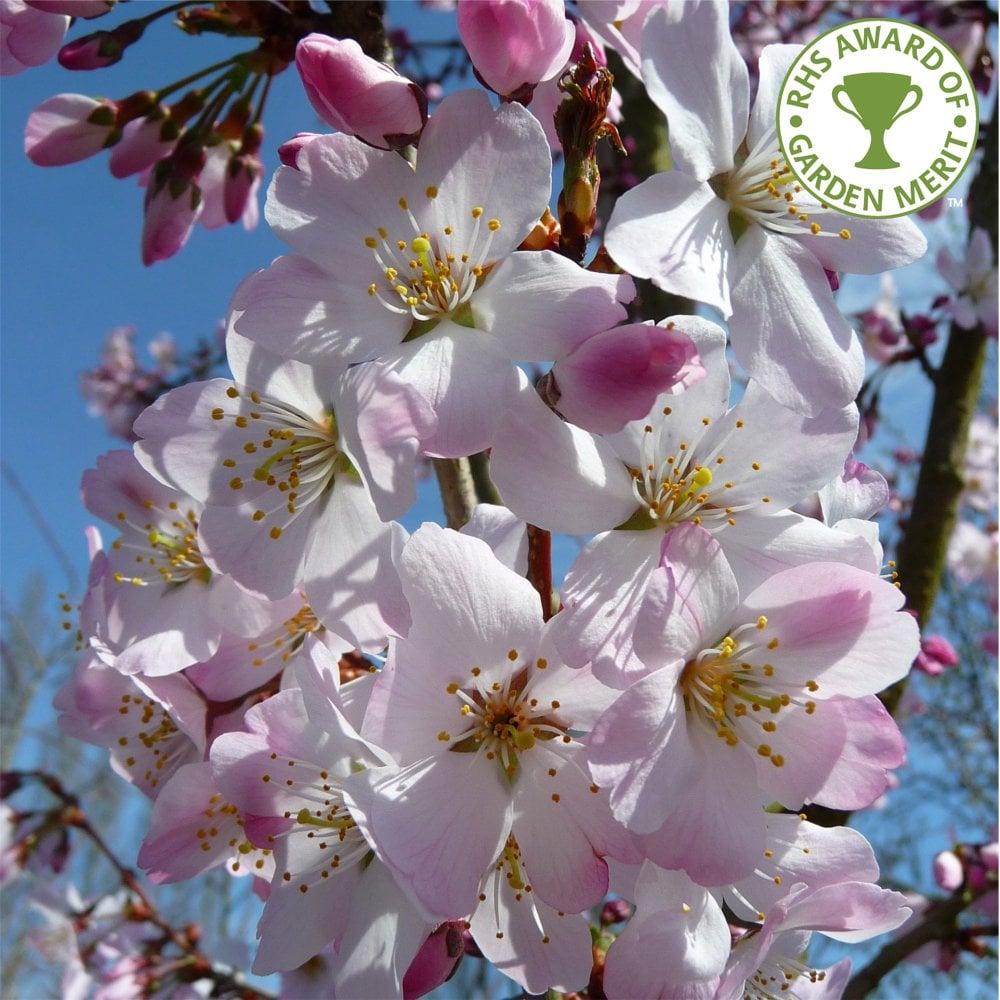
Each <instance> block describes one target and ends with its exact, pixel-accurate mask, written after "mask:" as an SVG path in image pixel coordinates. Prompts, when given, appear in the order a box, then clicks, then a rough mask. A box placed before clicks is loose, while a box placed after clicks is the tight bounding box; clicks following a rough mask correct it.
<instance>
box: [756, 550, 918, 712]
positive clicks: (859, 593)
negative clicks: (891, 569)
mask: <svg viewBox="0 0 1000 1000" xmlns="http://www.w3.org/2000/svg"><path fill="white" fill-rule="evenodd" d="M903 601H904V597H903V595H902V594H901V593H900V591H899V590H898V589H897V588H896V587H893V586H892V584H890V583H889V582H888V581H886V580H882V579H880V578H879V577H877V576H872V575H871V574H869V573H865V572H863V571H861V570H857V569H855V568H854V567H852V566H845V565H842V564H839V563H813V564H811V565H809V564H807V565H805V566H799V567H794V568H792V569H788V570H785V571H784V572H783V573H780V574H778V575H777V576H774V577H772V578H771V579H770V580H769V581H767V582H765V583H763V584H762V585H761V586H760V587H758V588H757V589H756V590H755V591H754V592H753V593H752V594H749V595H748V596H747V597H746V598H745V600H744V602H743V604H742V606H741V608H740V610H739V611H738V612H737V616H738V617H739V618H740V619H741V620H744V621H755V620H756V619H757V617H758V616H760V615H764V616H765V617H766V618H767V622H768V626H767V627H768V634H769V635H770V634H773V635H775V636H779V637H780V643H781V645H780V646H779V647H778V649H780V653H779V652H776V653H775V654H774V655H775V656H778V657H780V658H781V661H782V666H781V670H782V672H783V676H784V677H785V678H787V680H788V681H789V682H792V683H805V682H806V681H807V679H813V680H816V681H818V682H819V687H818V689H817V697H818V698H823V697H831V696H833V695H835V694H840V695H847V696H850V697H855V698H857V697H864V696H865V695H870V694H874V693H876V692H878V691H881V690H882V689H883V688H885V687H887V686H888V685H889V684H892V683H894V682H895V681H897V680H899V679H900V678H901V677H903V676H905V674H906V673H907V671H908V670H909V669H910V665H911V664H912V663H913V660H914V658H915V657H916V655H917V653H918V652H919V649H920V641H919V635H918V630H917V626H916V622H915V621H914V620H913V618H912V617H911V616H910V615H908V614H905V613H903V612H901V611H900V608H901V607H902V604H903ZM765 604H766V605H767V607H766V608H765Z"/></svg>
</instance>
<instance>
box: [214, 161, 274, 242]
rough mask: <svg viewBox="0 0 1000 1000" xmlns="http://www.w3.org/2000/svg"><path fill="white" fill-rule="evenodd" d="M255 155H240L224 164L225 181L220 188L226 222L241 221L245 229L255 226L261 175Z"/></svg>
mask: <svg viewBox="0 0 1000 1000" xmlns="http://www.w3.org/2000/svg"><path fill="white" fill-rule="evenodd" d="M263 169H264V168H263V166H262V164H261V162H260V157H258V156H257V154H256V153H240V154H239V155H238V156H234V157H233V158H232V159H231V160H230V161H229V163H228V164H226V179H225V182H224V184H223V188H222V204H223V208H224V209H225V213H226V221H227V222H239V221H240V220H242V221H243V226H244V228H246V229H253V228H254V226H256V224H257V216H258V211H257V188H259V187H260V177H261V174H262V173H263Z"/></svg>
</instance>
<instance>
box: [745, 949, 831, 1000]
mask: <svg viewBox="0 0 1000 1000" xmlns="http://www.w3.org/2000/svg"><path fill="white" fill-rule="evenodd" d="M797 979H800V980H801V985H803V986H804V985H806V984H807V983H808V984H810V985H811V986H815V985H816V984H818V983H822V982H823V980H824V979H826V972H825V971H823V970H817V969H813V968H811V967H810V966H808V965H806V964H805V963H803V962H800V961H799V960H798V959H796V958H791V957H789V956H787V955H774V954H770V955H768V956H767V957H766V958H765V959H764V961H763V962H762V963H761V966H760V968H759V969H758V970H757V971H756V972H755V973H754V974H753V976H752V977H751V978H750V979H748V980H747V981H746V983H745V985H744V987H743V990H744V993H743V995H744V997H745V998H746V1000H779V998H783V1000H795V998H796V997H798V996H800V995H801V994H799V993H798V992H797V990H796V986H795V980H797ZM810 993H811V991H810Z"/></svg>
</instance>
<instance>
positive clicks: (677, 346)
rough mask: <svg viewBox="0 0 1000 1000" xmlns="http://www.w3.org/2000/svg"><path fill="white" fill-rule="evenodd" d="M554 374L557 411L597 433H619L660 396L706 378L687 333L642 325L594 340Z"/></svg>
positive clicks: (614, 330)
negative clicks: (557, 393)
mask: <svg viewBox="0 0 1000 1000" xmlns="http://www.w3.org/2000/svg"><path fill="white" fill-rule="evenodd" d="M552 372H553V375H554V377H555V381H556V385H557V386H558V389H559V399H558V402H557V403H556V409H558V410H559V412H560V413H561V414H562V415H563V416H564V417H565V418H566V419H567V420H569V421H570V422H571V423H574V424H576V425H577V426H578V427H583V428H585V429H586V430H589V431H594V432H596V433H598V434H614V433H616V432H617V431H620V430H621V429H622V428H623V427H624V426H625V424H627V423H628V422H629V421H630V420H638V419H639V418H641V417H644V416H645V415H646V414H647V413H649V409H650V407H651V406H652V405H653V402H654V401H655V400H656V397H657V396H658V395H659V394H660V393H662V392H671V393H677V392H681V391H682V390H684V389H686V388H688V387H690V386H692V385H694V384H695V383H696V382H700V381H701V379H703V378H704V377H705V369H704V367H703V366H702V364H701V359H700V358H699V357H698V352H697V350H696V349H695V346H694V344H693V343H692V342H691V339H690V338H689V337H688V336H687V335H686V334H684V333H681V332H680V330H674V329H668V328H666V327H662V326H652V325H646V324H643V323H637V324H633V325H631V326H620V327H615V328H614V329H612V330H606V331H605V332H603V333H599V334H597V335H596V336H594V337H591V338H590V339H589V340H587V341H585V342H584V343H583V344H581V345H580V346H579V347H578V348H577V349H576V350H575V351H573V353H572V354H570V355H568V356H567V357H565V358H563V359H562V360H561V361H558V362H557V363H556V364H555V366H554V367H553V369H552Z"/></svg>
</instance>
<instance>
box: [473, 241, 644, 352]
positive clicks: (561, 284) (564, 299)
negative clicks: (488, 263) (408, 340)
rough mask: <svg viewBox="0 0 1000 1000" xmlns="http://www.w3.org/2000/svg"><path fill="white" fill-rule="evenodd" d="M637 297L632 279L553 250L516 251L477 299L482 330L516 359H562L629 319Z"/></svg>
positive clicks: (475, 304)
mask: <svg viewBox="0 0 1000 1000" xmlns="http://www.w3.org/2000/svg"><path fill="white" fill-rule="evenodd" d="M634 295H635V287H634V285H633V284H632V280H631V279H630V278H629V277H628V275H613V274H594V273H593V272H590V271H587V270H585V269H583V268H581V267H578V266H577V265H576V264H574V263H572V262H571V261H569V260H568V259H567V258H565V257H562V256H560V255H559V254H556V253H553V252H552V251H551V250H541V251H536V252H528V251H523V252H515V253H512V254H511V255H510V256H509V257H507V258H506V259H505V260H503V261H501V262H500V264H498V265H497V267H496V268H495V270H494V271H493V272H491V274H490V276H489V279H488V280H487V281H486V282H484V284H483V285H482V287H481V288H479V289H478V290H477V291H476V294H475V295H474V296H473V298H472V302H471V305H472V314H473V317H474V319H475V322H476V326H477V327H478V328H479V329H482V330H487V331H489V332H490V333H491V334H493V335H495V336H496V337H497V338H498V339H499V340H500V341H501V343H502V344H503V346H504V349H505V350H506V351H507V352H508V354H509V356H510V357H511V358H514V359H516V360H518V361H549V360H551V359H553V358H561V357H563V355H565V354H568V353H569V352H570V351H572V350H573V349H574V348H576V347H578V346H579V345H580V344H581V343H583V342H584V341H585V340H586V339H587V338H588V337H590V336H592V335H593V334H595V333H598V332H600V331H602V330H606V329H608V328H609V327H612V326H615V324H617V323H620V322H621V321H622V320H624V319H625V317H626V310H625V307H624V306H623V305H622V303H623V302H628V301H630V300H631V299H632V298H633V297H634Z"/></svg>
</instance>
